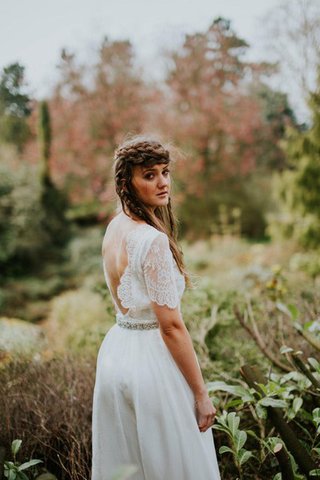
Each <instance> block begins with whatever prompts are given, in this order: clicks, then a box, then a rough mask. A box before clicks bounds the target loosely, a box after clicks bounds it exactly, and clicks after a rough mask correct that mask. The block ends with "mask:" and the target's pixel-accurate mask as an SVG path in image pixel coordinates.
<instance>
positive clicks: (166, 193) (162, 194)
mask: <svg viewBox="0 0 320 480" xmlns="http://www.w3.org/2000/svg"><path fill="white" fill-rule="evenodd" d="M165 195H168V192H161V193H157V197H164V196H165Z"/></svg>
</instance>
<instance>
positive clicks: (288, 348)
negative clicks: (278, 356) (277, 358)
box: [280, 345, 294, 353]
mask: <svg viewBox="0 0 320 480" xmlns="http://www.w3.org/2000/svg"><path fill="white" fill-rule="evenodd" d="M291 352H294V350H293V348H291V347H287V346H286V345H282V347H281V348H280V353H291Z"/></svg>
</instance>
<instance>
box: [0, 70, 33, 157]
mask: <svg viewBox="0 0 320 480" xmlns="http://www.w3.org/2000/svg"><path fill="white" fill-rule="evenodd" d="M23 88H24V67H23V66H22V65H20V64H19V63H13V64H11V65H8V66H7V67H4V69H3V71H2V72H1V76H0V142H4V143H10V144H13V145H15V146H17V148H18V150H19V151H21V150H22V149H23V146H24V144H25V143H26V141H27V140H28V138H29V137H30V129H29V126H28V124H27V122H26V118H27V117H28V116H29V115H30V113H31V108H30V97H29V96H28V95H27V94H25V93H23Z"/></svg>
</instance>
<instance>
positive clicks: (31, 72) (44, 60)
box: [0, 0, 281, 97]
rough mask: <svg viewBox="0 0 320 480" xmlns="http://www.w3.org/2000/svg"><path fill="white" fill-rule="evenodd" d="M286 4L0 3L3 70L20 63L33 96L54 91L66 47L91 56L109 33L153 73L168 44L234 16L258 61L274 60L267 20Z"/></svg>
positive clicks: (261, 0)
mask: <svg viewBox="0 0 320 480" xmlns="http://www.w3.org/2000/svg"><path fill="white" fill-rule="evenodd" d="M280 3H281V0H196V1H192V0H191V1H187V0H158V1H155V0H54V1H50V2H49V1H45V0H0V68H2V67H3V66H5V65H7V64H9V63H12V62H15V61H19V62H20V63H22V64H23V65H24V66H25V67H26V79H27V81H28V84H29V87H30V88H31V91H32V94H33V95H35V96H37V97H41V96H45V95H46V94H47V93H48V92H49V91H50V86H51V85H52V84H53V83H54V79H55V75H56V65H57V63H58V60H59V53H60V51H61V48H62V47H66V48H68V49H71V50H73V51H76V52H78V53H79V55H82V56H84V57H85V56H87V57H88V55H90V51H92V48H94V46H95V45H97V44H98V43H99V42H100V41H101V40H102V38H103V36H104V35H107V36H109V37H110V38H111V39H119V38H121V39H130V40H131V41H132V43H133V45H134V47H135V49H136V52H137V54H138V56H139V58H140V60H141V62H143V63H144V64H145V65H146V68H147V70H149V72H151V71H152V69H153V68H155V65H156V61H157V60H159V59H160V51H161V48H162V47H164V46H167V47H168V46H170V45H174V44H176V43H177V42H178V41H179V39H181V37H182V34H183V33H192V32H195V31H203V30H205V29H207V28H208V26H209V25H210V23H211V21H212V20H213V19H214V18H215V17H217V16H223V17H225V18H228V19H230V20H231V22H232V27H233V29H234V30H235V31H236V33H237V34H238V35H239V36H241V37H242V38H244V39H245V40H246V41H247V42H248V43H249V44H250V45H251V47H252V48H251V49H250V57H251V58H252V59H257V60H259V59H264V60H266V59H268V58H267V56H266V51H265V49H264V48H263V47H262V41H261V30H262V23H261V19H262V18H263V16H264V15H266V13H267V12H268V11H270V9H272V8H273V7H274V6H276V5H279V4H280Z"/></svg>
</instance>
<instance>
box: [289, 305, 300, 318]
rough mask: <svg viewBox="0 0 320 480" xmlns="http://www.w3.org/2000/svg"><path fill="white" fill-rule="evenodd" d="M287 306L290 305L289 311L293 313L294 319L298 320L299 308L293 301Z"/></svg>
mask: <svg viewBox="0 0 320 480" xmlns="http://www.w3.org/2000/svg"><path fill="white" fill-rule="evenodd" d="M287 307H288V310H289V312H290V313H291V318H292V320H297V318H298V317H299V313H300V312H299V310H298V308H297V307H296V306H295V305H292V303H289V305H287Z"/></svg>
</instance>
